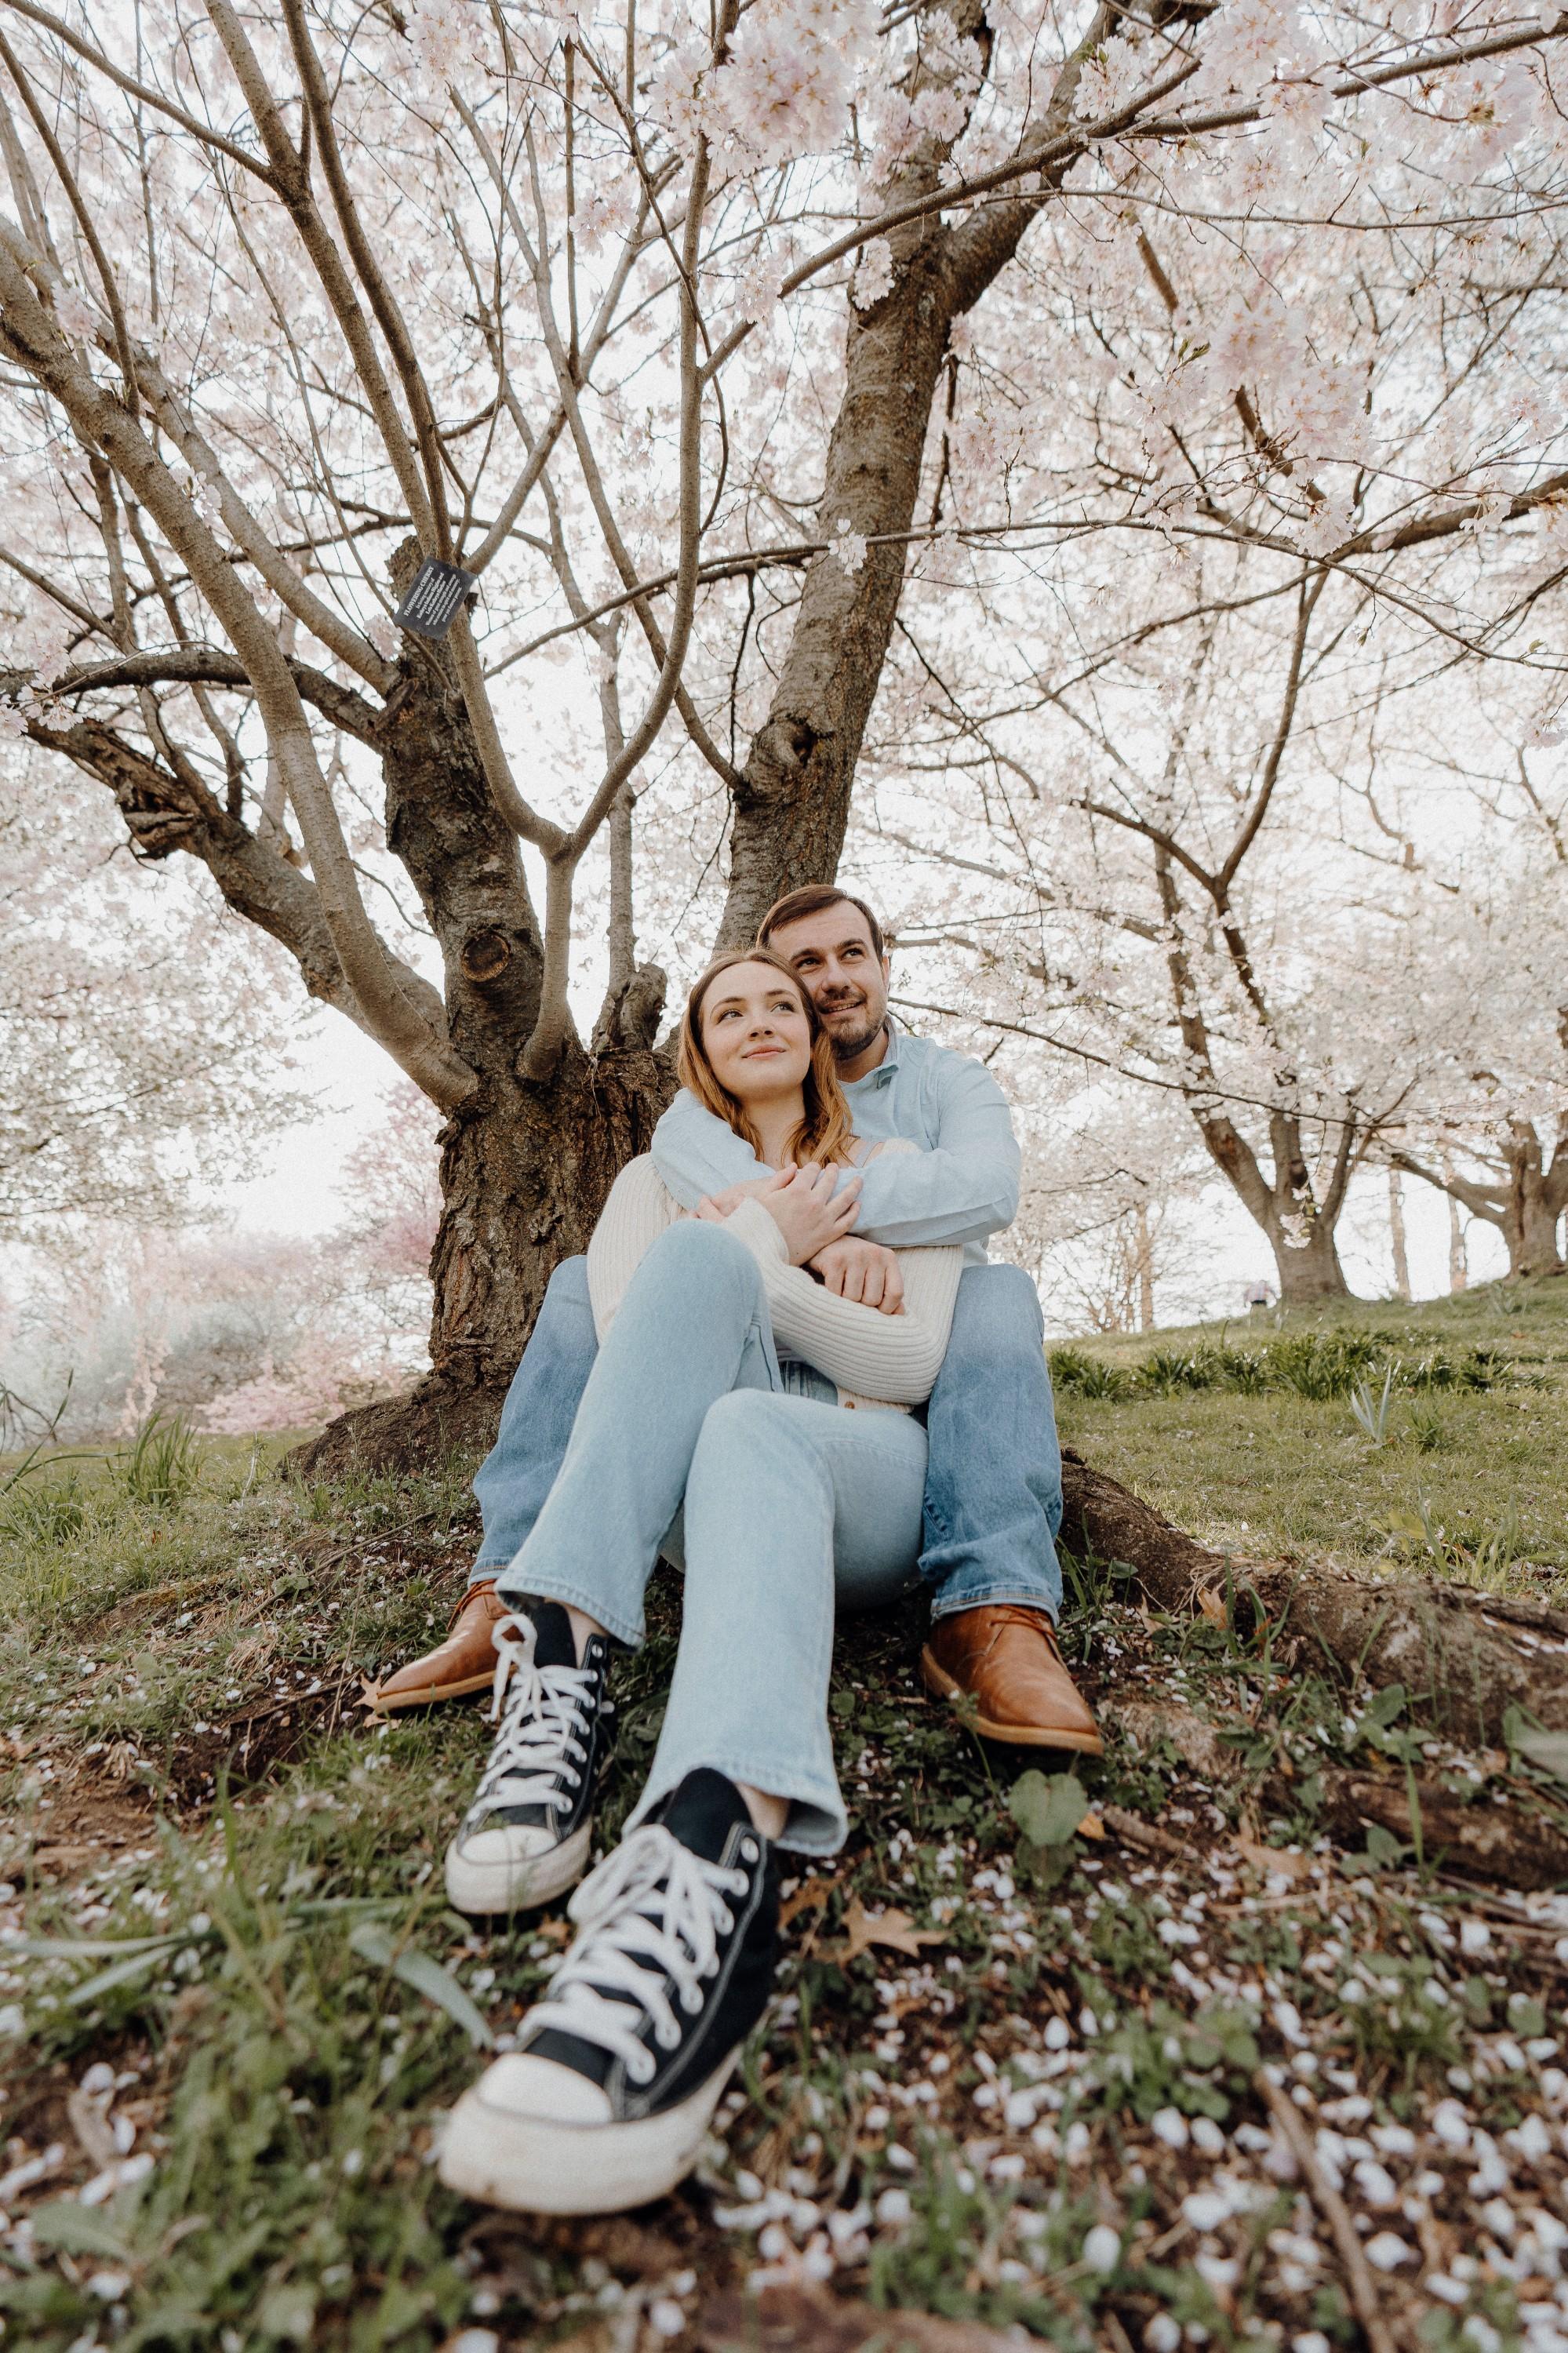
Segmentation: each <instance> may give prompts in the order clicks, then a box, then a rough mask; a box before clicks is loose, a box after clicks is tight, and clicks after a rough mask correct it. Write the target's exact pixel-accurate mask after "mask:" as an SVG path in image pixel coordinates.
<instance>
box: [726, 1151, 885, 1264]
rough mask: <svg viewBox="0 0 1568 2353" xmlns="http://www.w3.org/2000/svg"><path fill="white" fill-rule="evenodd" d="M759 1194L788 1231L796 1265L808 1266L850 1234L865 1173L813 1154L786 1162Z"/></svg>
mask: <svg viewBox="0 0 1568 2353" xmlns="http://www.w3.org/2000/svg"><path fill="white" fill-rule="evenodd" d="M834 1187H837V1190H836V1191H835V1189H834ZM754 1198H756V1199H757V1200H758V1202H760V1204H761V1206H762V1208H765V1209H766V1210H767V1212H768V1216H769V1217H770V1218H771V1219H772V1220H773V1222H774V1224H775V1225H776V1226H777V1227H778V1229H779V1232H780V1233H781V1234H782V1235H783V1237H784V1247H785V1249H786V1250H788V1251H789V1263H790V1265H791V1266H804V1265H805V1263H806V1261H807V1260H808V1259H810V1258H815V1257H816V1255H817V1252H818V1251H819V1250H825V1249H826V1247H827V1245H828V1244H829V1242H836V1241H838V1240H840V1239H841V1237H842V1236H843V1235H844V1234H847V1233H848V1231H849V1229H850V1228H851V1227H852V1226H853V1223H854V1221H855V1219H856V1218H857V1217H858V1216H859V1215H860V1178H859V1177H858V1176H856V1175H855V1173H854V1172H853V1169H851V1170H848V1171H846V1170H844V1169H842V1168H823V1167H820V1166H818V1165H817V1163H816V1162H815V1161H812V1160H809V1161H807V1163H806V1165H805V1166H804V1167H802V1168H781V1169H780V1170H779V1175H778V1177H777V1179H776V1180H775V1182H774V1183H773V1184H772V1185H769V1186H767V1187H764V1188H763V1190H762V1191H761V1192H759V1193H758V1194H756V1195H755V1196H754ZM701 1214H702V1212H701V1210H699V1212H698V1215H699V1216H700V1215H701Z"/></svg>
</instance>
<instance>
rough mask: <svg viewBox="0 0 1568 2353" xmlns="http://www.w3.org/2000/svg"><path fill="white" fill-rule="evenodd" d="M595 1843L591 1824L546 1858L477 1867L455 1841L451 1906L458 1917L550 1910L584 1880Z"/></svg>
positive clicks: (449, 1866) (450, 1858) (449, 1861)
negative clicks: (540, 1908) (542, 1906)
mask: <svg viewBox="0 0 1568 2353" xmlns="http://www.w3.org/2000/svg"><path fill="white" fill-rule="evenodd" d="M592 1841H593V1820H592V1817H591V1816H590V1817H589V1819H588V1820H587V1821H586V1822H584V1823H582V1825H581V1826H580V1827H579V1828H578V1829H577V1830H575V1831H573V1832H572V1834H571V1836H570V1838H568V1839H563V1840H562V1841H561V1843H560V1845H559V1846H553V1847H549V1848H546V1852H544V1853H543V1854H531V1855H518V1856H515V1857H508V1858H506V1859H504V1860H501V1861H497V1862H474V1861H472V1860H471V1858H470V1857H469V1856H467V1855H465V1854H463V1853H462V1852H461V1849H460V1848H459V1846H458V1843H457V1841H456V1840H455V1839H454V1840H453V1841H452V1843H451V1845H450V1846H449V1847H448V1849H447V1901H448V1903H449V1904H450V1905H451V1906H452V1909H453V1910H454V1911H455V1912H474V1913H479V1914H482V1915H485V1914H489V1913H493V1912H528V1911H532V1910H533V1909H534V1908H535V1906H536V1905H540V1904H550V1903H553V1902H554V1901H555V1898H556V1896H557V1895H564V1894H566V1892H567V1888H568V1887H575V1886H576V1885H577V1881H578V1880H579V1879H580V1878H581V1877H582V1875H583V1871H584V1868H585V1866H586V1864H587V1862H588V1848H589V1846H590V1845H591V1844H592Z"/></svg>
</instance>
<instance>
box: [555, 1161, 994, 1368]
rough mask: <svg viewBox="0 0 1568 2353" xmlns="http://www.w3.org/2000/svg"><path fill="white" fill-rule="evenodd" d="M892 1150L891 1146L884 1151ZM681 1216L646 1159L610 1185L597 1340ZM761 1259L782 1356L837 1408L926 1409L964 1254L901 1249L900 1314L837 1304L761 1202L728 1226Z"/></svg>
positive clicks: (591, 1261) (596, 1265)
mask: <svg viewBox="0 0 1568 2353" xmlns="http://www.w3.org/2000/svg"><path fill="white" fill-rule="evenodd" d="M885 1148H887V1149H893V1148H895V1147H892V1146H889V1147H885ZM682 1215H683V1211H682V1209H681V1207H680V1204H679V1203H678V1202H677V1201H676V1199H675V1198H674V1196H673V1194H672V1193H670V1192H669V1191H668V1190H667V1189H666V1188H665V1186H664V1184H663V1181H662V1178H661V1177H660V1176H659V1173H658V1171H657V1169H656V1168H655V1167H654V1166H653V1163H652V1159H651V1158H649V1157H648V1156H647V1155H643V1157H641V1159H638V1160H632V1161H629V1162H628V1164H627V1166H625V1167H624V1168H623V1169H622V1170H621V1172H620V1176H618V1177H617V1178H616V1180H615V1183H614V1185H613V1186H612V1187H611V1188H610V1195H609V1200H608V1201H607V1202H606V1203H605V1205H604V1212H603V1215H602V1216H601V1217H600V1219H599V1223H598V1225H597V1226H596V1227H595V1228H594V1230H593V1240H591V1241H590V1242H589V1244H588V1297H589V1299H590V1300H591V1302H592V1303H593V1320H594V1324H595V1327H596V1329H597V1330H598V1333H599V1338H600V1339H601V1340H602V1339H603V1337H604V1335H605V1334H606V1332H608V1330H609V1326H610V1324H611V1323H612V1321H613V1320H614V1316H615V1311H616V1309H617V1308H618V1307H619V1306H620V1301H621V1298H622V1295H623V1293H625V1290H626V1286H627V1284H628V1283H629V1282H630V1280H631V1277H632V1275H633V1274H634V1273H635V1271H636V1270H637V1266H638V1262H639V1261H640V1260H641V1257H642V1254H643V1252H644V1250H648V1249H649V1248H650V1247H651V1245H652V1243H653V1242H654V1241H656V1240H658V1238H659V1236H660V1235H661V1234H662V1232H663V1231H664V1229H665V1228H666V1227H668V1226H673V1224H674V1222H675V1220H676V1219H677V1218H679V1217H681V1216H682ZM724 1224H725V1230H726V1233H731V1234H733V1235H734V1236H735V1238H736V1240H737V1241H739V1242H744V1243H745V1245H746V1247H747V1250H749V1251H750V1252H751V1254H752V1256H753V1258H754V1259H755V1260H756V1261H757V1263H758V1268H759V1269H760V1271H761V1274H762V1285H763V1289H764V1291H765V1292H766V1293H767V1297H768V1312H769V1314H770V1316H771V1318H772V1323H773V1339H774V1344H775V1345H776V1346H777V1348H778V1349H779V1354H780V1356H799V1357H800V1358H801V1359H802V1360H803V1361H804V1362H805V1363H806V1364H808V1365H813V1366H815V1367H816V1369H817V1371H818V1372H820V1373H822V1374H824V1375H825V1376H826V1377H827V1378H828V1379H829V1380H831V1381H832V1383H833V1384H834V1386H835V1388H837V1390H838V1392H839V1402H840V1404H841V1405H849V1406H867V1405H880V1406H891V1407H894V1408H895V1409H898V1410H900V1411H907V1409H909V1407H910V1406H912V1405H923V1404H924V1403H925V1401H926V1399H927V1398H928V1397H929V1396H930V1394H931V1388H932V1384H933V1383H934V1382H935V1380H936V1377H937V1375H938V1372H939V1371H940V1370H941V1367H942V1358H943V1357H944V1356H945V1355H946V1354H947V1349H948V1331H949V1330H950V1328H951V1325H952V1321H953V1303H954V1301H955V1299H956V1298H957V1297H958V1291H959V1275H960V1273H961V1272H962V1271H963V1252H962V1250H959V1248H958V1246H957V1245H956V1244H952V1245H948V1246H946V1247H944V1248H942V1249H939V1250H900V1251H899V1252H898V1264H899V1270H900V1271H901V1272H902V1274H903V1277H904V1313H903V1314H902V1315H884V1314H882V1312H881V1310H880V1309H879V1308H875V1307H863V1306H861V1305H860V1304H859V1303H858V1302H856V1301H854V1300H851V1299H839V1298H837V1297H835V1295H834V1294H833V1293H832V1292H831V1291H826V1290H824V1289H823V1287H822V1285H821V1283H820V1282H813V1281H812V1279H811V1277H810V1275H809V1274H807V1273H806V1272H805V1271H804V1269H803V1268H801V1267H798V1266H791V1265H790V1263H789V1251H788V1249H787V1248H786V1245H785V1241H784V1237H783V1235H782V1234H781V1233H780V1232H779V1228H778V1226H777V1225H776V1224H775V1223H774V1221H773V1219H771V1218H770V1217H769V1216H768V1212H767V1210H766V1209H765V1208H763V1207H762V1204H761V1202H760V1201H755V1200H747V1201H743V1202H742V1203H741V1205H740V1207H739V1208H737V1209H736V1211H735V1212H734V1214H733V1216H731V1217H728V1218H726V1219H725V1221H724Z"/></svg>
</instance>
